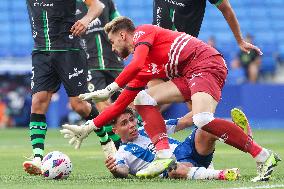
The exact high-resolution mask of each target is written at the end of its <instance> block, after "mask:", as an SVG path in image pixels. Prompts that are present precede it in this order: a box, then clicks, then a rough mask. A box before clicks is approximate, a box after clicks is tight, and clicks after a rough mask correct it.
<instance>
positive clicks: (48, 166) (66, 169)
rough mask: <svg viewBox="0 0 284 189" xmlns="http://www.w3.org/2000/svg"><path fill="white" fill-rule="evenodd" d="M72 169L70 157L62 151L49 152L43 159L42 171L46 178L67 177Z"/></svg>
mask: <svg viewBox="0 0 284 189" xmlns="http://www.w3.org/2000/svg"><path fill="white" fill-rule="evenodd" d="M71 171H72V163H71V161H70V158H69V157H68V156H67V155H65V154H63V153H62V152H59V151H53V152H49V153H48V154H47V155H46V156H45V157H44V158H43V160H42V165H41V172H42V175H43V177H44V178H46V179H66V178H68V177H69V175H70V173H71Z"/></svg>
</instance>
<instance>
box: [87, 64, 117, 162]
mask: <svg viewBox="0 0 284 189" xmlns="http://www.w3.org/2000/svg"><path fill="white" fill-rule="evenodd" d="M94 61H96V60H94ZM118 74H119V73H118V72H115V71H113V72H111V71H103V70H89V77H88V90H89V92H93V91H95V90H101V89H104V88H105V87H106V86H107V85H109V84H110V83H112V82H113V81H114V80H115V78H116V77H117V76H118ZM113 96H116V95H115V94H114V95H113ZM113 100H115V99H113ZM110 105H111V100H107V101H103V102H97V103H96V107H97V109H98V111H99V112H102V111H103V110H105V109H106V108H107V107H109V106H110ZM95 133H96V134H97V136H98V137H99V139H100V143H101V146H102V149H103V151H104V153H105V156H106V157H108V156H109V155H111V156H114V154H115V153H116V149H118V147H119V146H120V144H121V140H120V137H119V136H118V135H116V134H115V133H113V132H112V126H111V125H105V126H104V127H101V128H100V129H98V130H96V131H95Z"/></svg>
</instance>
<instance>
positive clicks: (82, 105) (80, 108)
mask: <svg viewBox="0 0 284 189" xmlns="http://www.w3.org/2000/svg"><path fill="white" fill-rule="evenodd" d="M70 106H71V108H72V110H74V111H75V112H77V113H78V114H79V115H80V116H82V117H87V116H88V114H89V112H90V109H91V105H90V104H89V103H88V102H84V101H81V100H71V101H70Z"/></svg>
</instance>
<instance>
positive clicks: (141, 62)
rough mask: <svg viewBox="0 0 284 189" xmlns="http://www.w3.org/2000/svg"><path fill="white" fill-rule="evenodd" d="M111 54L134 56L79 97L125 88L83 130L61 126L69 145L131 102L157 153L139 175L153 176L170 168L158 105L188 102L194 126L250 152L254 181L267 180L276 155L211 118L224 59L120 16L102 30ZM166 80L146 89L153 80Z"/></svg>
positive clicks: (178, 35)
mask: <svg viewBox="0 0 284 189" xmlns="http://www.w3.org/2000/svg"><path fill="white" fill-rule="evenodd" d="M105 31H106V33H107V34H108V37H109V39H110V42H111V43H112V48H113V51H115V52H116V53H117V54H118V55H119V56H121V57H122V58H126V57H127V56H128V55H129V54H130V53H133V52H134V55H133V60H132V61H131V63H130V64H129V65H128V66H127V67H126V68H125V69H124V70H123V71H122V72H121V74H120V75H119V76H118V77H117V78H116V80H115V82H113V83H111V84H110V85H108V86H107V87H106V88H105V89H102V90H98V91H95V92H92V93H86V94H82V95H80V97H81V98H83V99H93V100H95V101H101V100H105V99H108V98H109V97H110V96H111V95H112V94H113V93H114V92H115V91H118V90H119V89H120V88H123V87H125V86H126V87H125V89H124V90H123V91H122V93H121V95H120V96H119V98H118V99H117V100H116V101H115V103H114V104H113V105H112V106H110V107H109V108H107V109H106V110H105V111H103V112H102V113H101V114H100V115H99V116H97V117H96V118H95V119H93V120H89V121H87V122H86V123H85V124H84V125H82V126H76V125H63V128H64V129H63V130H61V133H63V134H64V137H65V138H70V141H69V143H70V144H74V143H75V148H79V147H80V145H81V142H82V140H83V139H85V138H86V137H87V136H88V135H89V134H90V133H91V132H92V131H94V130H96V129H98V128H100V127H102V126H103V125H105V124H106V123H108V122H109V121H111V120H112V119H113V118H114V117H116V116H118V115H119V114H121V113H122V111H123V110H124V109H125V108H126V107H127V105H129V104H130V103H131V102H132V101H133V100H134V104H135V106H136V109H137V111H138V113H139V114H140V115H141V116H142V119H143V121H144V122H145V126H144V127H145V130H146V132H147V134H148V135H149V137H150V138H151V141H152V143H153V144H155V147H156V150H157V158H156V160H155V161H153V162H152V163H151V164H150V165H149V166H148V167H147V168H146V169H143V170H141V171H139V172H138V173H137V176H138V177H154V176H157V175H159V173H161V172H162V171H164V170H165V169H167V168H168V167H169V166H170V165H172V164H173V162H174V158H173V157H172V152H171V151H170V148H169V142H168V136H167V134H166V126H165V123H164V121H163V118H162V116H161V114H160V112H159V110H158V107H157V106H158V105H161V104H166V103H171V102H185V101H188V102H190V103H191V104H192V112H193V123H194V124H195V125H196V126H197V127H198V128H201V129H203V130H205V131H207V132H209V133H211V134H214V135H216V136H218V137H219V138H221V139H223V141H224V142H225V143H226V144H229V145H231V146H233V147H235V148H237V149H240V150H242V151H243V152H248V153H250V154H251V155H252V157H253V158H255V160H256V162H257V164H258V176H257V177H256V178H255V179H254V181H260V180H268V179H269V178H270V177H271V173H272V171H273V167H275V166H276V165H277V161H279V158H278V156H277V155H276V154H275V153H272V152H270V151H268V150H267V149H265V148H262V147H261V146H259V145H258V144H257V143H255V142H254V141H253V140H252V139H251V138H250V137H249V136H248V135H246V134H245V133H244V132H243V131H242V130H241V129H240V128H239V127H237V126H236V125H235V124H234V123H233V122H230V121H226V120H223V119H219V118H214V112H215V108H216V106H217V104H218V102H219V100H220V98H221V90H222V88H223V86H224V82H225V79H226V76H227V67H226V64H225V61H224V59H223V57H222V55H221V54H220V53H219V52H218V51H217V50H216V49H214V48H212V47H210V46H209V45H207V44H206V43H204V42H202V41H200V40H198V39H197V38H195V37H192V36H190V35H188V34H185V33H182V32H175V31H170V30H167V29H162V28H160V27H157V26H153V25H141V26H139V27H137V28H135V27H134V24H133V22H132V21H131V20H130V19H129V18H126V17H118V18H116V19H114V20H113V21H111V22H110V23H108V24H107V25H106V26H105ZM156 78H160V79H166V78H167V79H169V81H167V82H165V83H161V84H158V85H156V86H154V87H151V88H149V89H147V90H144V87H145V86H146V85H147V83H148V82H149V81H150V80H152V79H156Z"/></svg>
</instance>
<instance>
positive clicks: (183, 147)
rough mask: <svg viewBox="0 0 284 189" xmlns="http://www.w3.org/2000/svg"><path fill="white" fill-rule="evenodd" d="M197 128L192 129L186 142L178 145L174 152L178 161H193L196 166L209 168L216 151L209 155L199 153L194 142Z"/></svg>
mask: <svg viewBox="0 0 284 189" xmlns="http://www.w3.org/2000/svg"><path fill="white" fill-rule="evenodd" d="M196 130H197V128H195V129H194V130H193V131H192V133H191V135H190V136H189V137H187V138H186V139H185V140H184V142H182V143H180V144H179V145H178V146H177V147H176V149H175V151H174V154H175V156H176V159H177V162H189V163H192V165H193V166H194V167H205V168H208V166H209V165H210V163H211V161H212V159H213V153H214V152H213V153H211V154H209V155H207V156H202V155H199V154H198V153H197V151H196V148H195V142H194V139H195V133H196Z"/></svg>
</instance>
